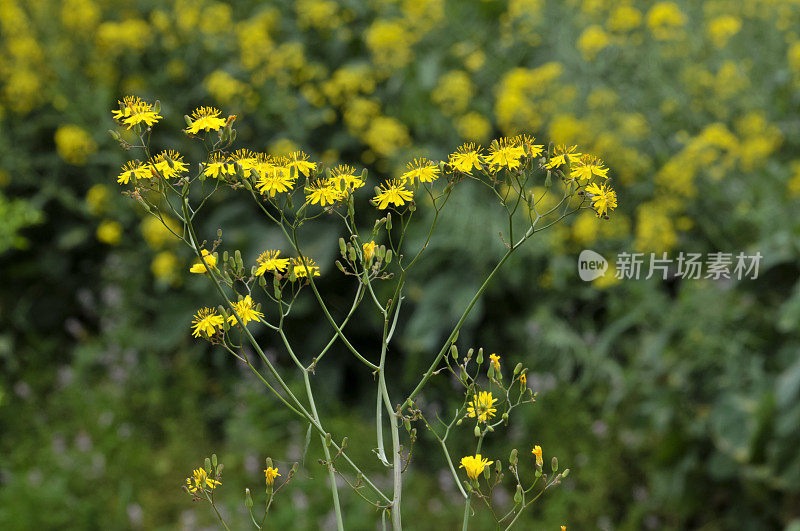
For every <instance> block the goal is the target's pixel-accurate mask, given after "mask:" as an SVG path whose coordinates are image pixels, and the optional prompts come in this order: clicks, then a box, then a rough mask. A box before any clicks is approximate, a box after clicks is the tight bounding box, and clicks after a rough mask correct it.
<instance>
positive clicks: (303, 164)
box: [286, 151, 317, 177]
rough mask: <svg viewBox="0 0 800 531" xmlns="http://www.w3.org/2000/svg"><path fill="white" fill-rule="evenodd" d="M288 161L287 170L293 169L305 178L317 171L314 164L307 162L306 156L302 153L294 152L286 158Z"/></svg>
mask: <svg viewBox="0 0 800 531" xmlns="http://www.w3.org/2000/svg"><path fill="white" fill-rule="evenodd" d="M288 159H289V161H288V162H287V164H286V166H287V167H289V168H294V169H295V170H296V171H297V172H298V173H302V174H303V175H305V176H306V177H308V175H309V174H310V173H311V172H312V171H314V170H316V169H317V163H316V162H309V161H308V155H306V154H305V153H303V152H302V151H295V152H294V153H292V154H291V155H289V157H288Z"/></svg>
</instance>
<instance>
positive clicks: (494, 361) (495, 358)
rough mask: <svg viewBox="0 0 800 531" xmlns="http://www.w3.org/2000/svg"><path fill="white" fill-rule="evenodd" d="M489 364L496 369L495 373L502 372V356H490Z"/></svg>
mask: <svg viewBox="0 0 800 531" xmlns="http://www.w3.org/2000/svg"><path fill="white" fill-rule="evenodd" d="M489 363H491V364H492V367H494V370H495V371H499V370H500V356H498V355H497V354H489Z"/></svg>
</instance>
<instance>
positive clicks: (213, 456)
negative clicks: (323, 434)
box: [156, 111, 217, 468]
mask: <svg viewBox="0 0 800 531" xmlns="http://www.w3.org/2000/svg"><path fill="white" fill-rule="evenodd" d="M156 112H158V111H156ZM211 464H212V465H214V468H217V454H211Z"/></svg>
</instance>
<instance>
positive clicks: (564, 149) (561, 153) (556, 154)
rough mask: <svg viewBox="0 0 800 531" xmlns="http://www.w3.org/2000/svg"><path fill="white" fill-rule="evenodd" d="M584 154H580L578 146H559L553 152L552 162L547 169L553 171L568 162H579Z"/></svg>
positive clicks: (547, 165) (546, 166)
mask: <svg viewBox="0 0 800 531" xmlns="http://www.w3.org/2000/svg"><path fill="white" fill-rule="evenodd" d="M581 155H582V153H579V152H578V146H564V145H558V146H556V148H555V149H554V150H553V156H552V157H550V162H548V163H547V164H546V165H545V168H547V169H548V170H552V169H554V168H559V167H561V166H563V165H564V164H567V163H568V162H571V161H574V160H578V159H579V158H580V157H581Z"/></svg>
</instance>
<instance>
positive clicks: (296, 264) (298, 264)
mask: <svg viewBox="0 0 800 531" xmlns="http://www.w3.org/2000/svg"><path fill="white" fill-rule="evenodd" d="M306 268H307V269H308V272H309V273H311V275H312V276H315V277H318V276H319V267H318V266H317V264H316V263H315V262H314V260H312V259H311V258H309V257H307V256H306V257H304V258H303V259H302V260H301V259H299V258H294V259H292V269H293V270H294V276H296V277H297V278H306V277H307V276H308V274H307V273H306Z"/></svg>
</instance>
